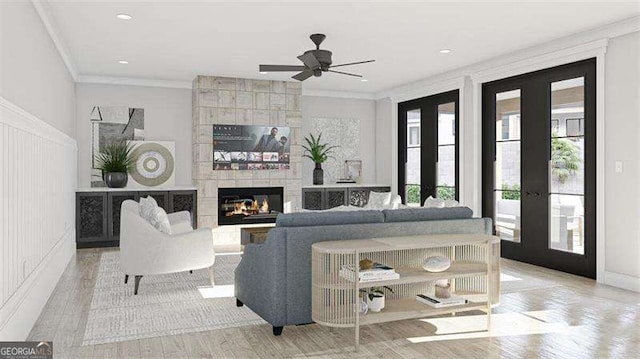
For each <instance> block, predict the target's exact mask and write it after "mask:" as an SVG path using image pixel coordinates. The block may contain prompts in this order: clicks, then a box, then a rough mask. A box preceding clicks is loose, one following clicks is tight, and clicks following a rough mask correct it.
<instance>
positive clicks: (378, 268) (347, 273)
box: [340, 263, 400, 283]
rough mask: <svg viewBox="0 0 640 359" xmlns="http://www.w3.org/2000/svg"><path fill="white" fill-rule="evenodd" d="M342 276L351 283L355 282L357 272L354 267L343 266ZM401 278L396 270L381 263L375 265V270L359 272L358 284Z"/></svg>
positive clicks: (341, 269)
mask: <svg viewBox="0 0 640 359" xmlns="http://www.w3.org/2000/svg"><path fill="white" fill-rule="evenodd" d="M340 276H341V277H342V278H345V279H347V280H349V281H351V282H353V281H355V278H356V271H355V269H354V267H353V266H343V267H342V268H340ZM398 278H400V274H399V273H396V271H395V269H393V268H391V267H389V266H386V265H384V264H380V263H374V264H373V268H371V269H365V270H361V271H359V272H358V282H360V283H365V282H377V281H382V280H393V279H398Z"/></svg>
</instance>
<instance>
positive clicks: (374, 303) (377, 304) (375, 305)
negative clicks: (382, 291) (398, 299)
mask: <svg viewBox="0 0 640 359" xmlns="http://www.w3.org/2000/svg"><path fill="white" fill-rule="evenodd" d="M367 304H368V305H369V310H370V311H372V312H379V311H381V310H382V309H384V295H383V296H380V297H373V299H371V298H369V296H367Z"/></svg>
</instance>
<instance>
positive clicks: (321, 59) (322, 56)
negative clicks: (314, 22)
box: [260, 34, 376, 81]
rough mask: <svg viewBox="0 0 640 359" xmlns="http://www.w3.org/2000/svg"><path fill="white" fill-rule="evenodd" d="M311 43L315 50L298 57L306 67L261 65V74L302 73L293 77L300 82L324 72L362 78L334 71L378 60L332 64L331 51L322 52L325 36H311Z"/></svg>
mask: <svg viewBox="0 0 640 359" xmlns="http://www.w3.org/2000/svg"><path fill="white" fill-rule="evenodd" d="M309 37H310V38H311V41H313V43H314V44H316V49H315V50H308V51H305V52H304V54H302V55H300V56H298V59H299V60H300V61H302V63H303V64H304V65H260V72H287V71H300V73H298V74H296V75H294V76H291V77H292V78H294V79H296V80H298V81H304V80H306V79H308V78H309V77H311V76H315V77H320V76H322V73H323V72H333V73H336V74H341V75H348V76H354V77H362V75H358V74H353V73H349V72H343V71H335V70H332V68H334V67H341V66H349V65H357V64H366V63H367V62H374V61H376V60H367V61H358V62H350V63H346V64H340V65H332V64H331V51H329V50H320V44H321V43H322V41H324V39H325V38H326V36H325V35H324V34H312V35H311V36H309Z"/></svg>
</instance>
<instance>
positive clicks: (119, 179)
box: [104, 172, 129, 188]
mask: <svg viewBox="0 0 640 359" xmlns="http://www.w3.org/2000/svg"><path fill="white" fill-rule="evenodd" d="M128 180H129V176H127V174H126V173H124V172H107V173H105V174H104V183H105V184H106V185H107V187H109V188H124V187H126V186H127V181H128Z"/></svg>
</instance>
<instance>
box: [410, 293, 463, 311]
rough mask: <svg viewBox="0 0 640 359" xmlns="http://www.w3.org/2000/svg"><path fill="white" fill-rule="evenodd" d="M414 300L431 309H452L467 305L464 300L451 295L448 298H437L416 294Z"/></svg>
mask: <svg viewBox="0 0 640 359" xmlns="http://www.w3.org/2000/svg"><path fill="white" fill-rule="evenodd" d="M416 300H417V301H418V302H420V303H424V304H426V305H428V306H430V307H433V308H444V307H452V306H456V305H463V304H467V303H468V301H467V300H466V299H464V298H462V297H459V296H457V295H453V294H452V295H451V297H449V298H438V297H436V296H435V295H431V294H418V295H416Z"/></svg>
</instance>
